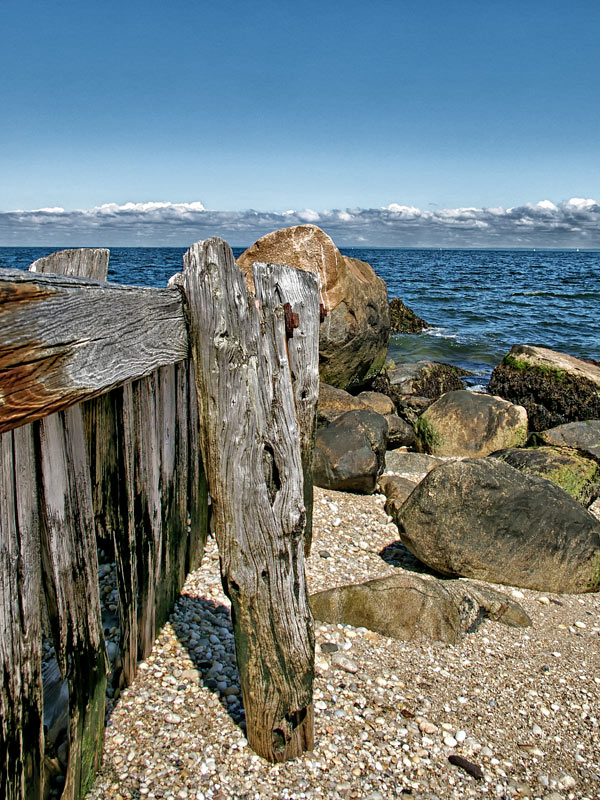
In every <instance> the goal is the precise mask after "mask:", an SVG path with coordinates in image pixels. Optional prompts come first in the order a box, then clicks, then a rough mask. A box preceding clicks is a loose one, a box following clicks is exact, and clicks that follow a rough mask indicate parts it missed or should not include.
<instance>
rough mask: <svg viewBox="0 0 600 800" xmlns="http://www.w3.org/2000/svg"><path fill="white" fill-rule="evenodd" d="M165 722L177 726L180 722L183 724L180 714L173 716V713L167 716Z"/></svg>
mask: <svg viewBox="0 0 600 800" xmlns="http://www.w3.org/2000/svg"><path fill="white" fill-rule="evenodd" d="M165 722H169V723H170V724H171V725H176V724H177V723H178V722H181V717H180V716H179V715H178V714H173V712H169V713H168V714H167V715H166V716H165Z"/></svg>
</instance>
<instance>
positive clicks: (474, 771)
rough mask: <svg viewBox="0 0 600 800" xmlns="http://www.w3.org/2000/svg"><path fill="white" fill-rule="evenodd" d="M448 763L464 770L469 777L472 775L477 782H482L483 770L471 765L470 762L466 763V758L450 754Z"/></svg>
mask: <svg viewBox="0 0 600 800" xmlns="http://www.w3.org/2000/svg"><path fill="white" fill-rule="evenodd" d="M448 761H449V762H450V763H451V764H453V765H454V766H455V767H460V768H461V769H464V771H465V772H467V773H468V774H469V775H472V776H473V777H474V778H476V779H477V780H478V781H482V780H483V770H482V769H481V767H480V766H478V765H477V764H473V762H472V761H468V760H467V759H466V758H463V757H462V756H458V755H456V753H450V755H449V756H448Z"/></svg>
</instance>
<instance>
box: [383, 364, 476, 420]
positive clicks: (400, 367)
mask: <svg viewBox="0 0 600 800" xmlns="http://www.w3.org/2000/svg"><path fill="white" fill-rule="evenodd" d="M467 374H468V373H467V372H465V370H461V369H459V368H458V367H453V366H450V364H440V363H438V362H435V361H415V362H414V363H412V364H395V365H394V366H392V367H391V368H389V369H387V370H386V371H385V373H382V374H381V375H379V376H378V377H377V378H376V379H375V380H373V381H372V382H371V388H372V389H374V390H375V391H377V392H381V393H382V394H385V395H387V396H388V397H389V398H390V399H391V400H393V402H394V405H395V406H396V411H397V413H398V414H399V415H400V416H406V415H405V413H403V412H404V410H405V409H407V408H409V409H410V408H411V407H412V408H413V409H414V408H420V409H421V410H423V406H424V405H425V403H426V401H423V400H421V399H419V400H415V399H414V398H429V399H430V400H435V399H437V398H438V397H440V396H441V395H442V394H444V393H445V392H450V391H452V390H454V389H462V388H463V383H462V381H461V379H460V376H461V375H467ZM411 404H412V405H411ZM408 421H409V422H411V420H410V419H408Z"/></svg>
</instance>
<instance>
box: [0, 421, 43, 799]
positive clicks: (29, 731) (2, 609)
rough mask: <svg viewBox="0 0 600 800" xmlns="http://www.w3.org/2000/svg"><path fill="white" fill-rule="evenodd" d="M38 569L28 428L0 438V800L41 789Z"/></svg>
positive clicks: (35, 795)
mask: <svg viewBox="0 0 600 800" xmlns="http://www.w3.org/2000/svg"><path fill="white" fill-rule="evenodd" d="M40 591H41V564H40V542H39V517H38V504H37V471H36V466H35V452H34V446H33V437H32V430H31V426H30V425H26V426H23V427H21V428H19V429H17V430H15V431H11V432H9V433H5V434H2V435H1V436H0V671H1V673H2V676H3V681H2V685H1V687H0V797H2V798H6V800H25V799H26V800H38V798H40V797H42V796H43V792H44V785H43V784H44V776H43V761H44V734H43V696H42V677H41V672H42V670H41V666H42V652H41V650H42V631H41V619H40V602H39V601H40Z"/></svg>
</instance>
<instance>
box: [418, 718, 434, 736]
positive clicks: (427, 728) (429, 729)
mask: <svg viewBox="0 0 600 800" xmlns="http://www.w3.org/2000/svg"><path fill="white" fill-rule="evenodd" d="M419 728H420V730H421V731H422V732H423V733H428V734H429V735H430V736H431V735H432V734H434V733H437V726H436V725H434V724H433V722H429V720H426V719H424V720H421V722H419Z"/></svg>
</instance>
